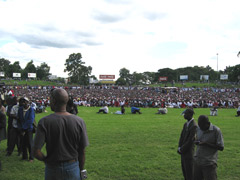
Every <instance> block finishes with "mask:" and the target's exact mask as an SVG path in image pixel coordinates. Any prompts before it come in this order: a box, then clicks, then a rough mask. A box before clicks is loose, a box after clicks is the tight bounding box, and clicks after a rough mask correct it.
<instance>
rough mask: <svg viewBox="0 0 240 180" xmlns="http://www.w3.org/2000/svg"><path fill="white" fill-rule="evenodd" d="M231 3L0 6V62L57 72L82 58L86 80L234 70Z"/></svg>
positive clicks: (13, 0)
mask: <svg viewBox="0 0 240 180" xmlns="http://www.w3.org/2000/svg"><path fill="white" fill-rule="evenodd" d="M238 4H239V3H238V1H237V0H229V1H224V0H202V1H192V0H183V1H178V0H170V1H155V0H148V1H146V0H121V1H113V0H98V1H79V0H68V1H66V0H51V1H48V0H21V1H17V0H6V1H0V22H1V23H0V56H1V57H4V58H7V59H9V60H11V61H12V62H14V61H20V64H21V66H22V67H24V65H25V64H26V63H27V62H29V61H30V60H33V61H34V64H36V65H39V64H40V63H41V62H46V63H48V64H49V66H50V67H51V73H52V74H57V75H58V76H67V75H66V73H63V70H64V63H65V60H66V59H67V58H68V56H69V55H70V54H71V53H78V52H80V53H82V56H83V59H82V60H83V61H84V62H86V65H89V66H92V68H93V74H94V75H96V76H97V77H98V75H99V74H115V75H116V76H118V74H119V70H120V69H121V68H123V67H125V68H127V69H129V70H130V72H134V71H137V72H144V71H153V72H156V71H157V70H158V69H160V68H165V67H169V68H172V69H176V68H179V67H186V66H194V65H198V66H207V65H210V66H211V67H212V68H214V69H215V70H216V68H217V65H216V63H217V62H216V54H217V53H219V56H218V58H219V61H218V62H219V69H221V70H223V69H224V68H225V67H226V66H229V65H230V66H233V65H236V64H239V58H237V56H236V55H237V52H238V51H239V50H240V48H239V40H240V34H239V31H240V25H239V23H238V20H239V18H240V11H239V6H238Z"/></svg>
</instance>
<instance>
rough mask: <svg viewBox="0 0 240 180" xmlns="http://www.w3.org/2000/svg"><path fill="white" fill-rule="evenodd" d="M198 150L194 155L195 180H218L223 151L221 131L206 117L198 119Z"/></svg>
mask: <svg viewBox="0 0 240 180" xmlns="http://www.w3.org/2000/svg"><path fill="white" fill-rule="evenodd" d="M198 126H199V127H198V128H197V139H196V141H195V143H196V145H197V149H196V152H195V155H194V180H216V179H217V159H218V151H223V149H224V142H223V136H222V133H221V130H220V129H219V128H218V127H217V126H215V125H213V124H211V123H210V122H209V119H208V117H207V116H205V115H201V116H199V118H198Z"/></svg>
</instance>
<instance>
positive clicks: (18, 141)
mask: <svg viewBox="0 0 240 180" xmlns="http://www.w3.org/2000/svg"><path fill="white" fill-rule="evenodd" d="M22 102H23V98H20V99H19V103H17V97H16V96H14V97H13V107H12V109H11V112H10V117H11V118H13V121H12V129H11V138H10V143H9V148H8V149H7V154H6V156H11V154H12V152H13V150H14V147H15V145H17V149H18V156H20V155H21V153H22V138H21V133H20V131H19V125H20V124H18V109H19V107H20V106H22Z"/></svg>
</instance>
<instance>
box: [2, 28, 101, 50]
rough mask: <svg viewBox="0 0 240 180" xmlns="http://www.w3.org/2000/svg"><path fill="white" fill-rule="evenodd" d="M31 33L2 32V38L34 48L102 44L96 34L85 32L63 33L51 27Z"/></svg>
mask: <svg viewBox="0 0 240 180" xmlns="http://www.w3.org/2000/svg"><path fill="white" fill-rule="evenodd" d="M31 30H32V31H31V32H29V33H23V34H21V33H19V32H6V31H2V30H0V38H1V36H2V37H5V38H6V37H8V38H10V39H13V40H16V41H17V42H20V43H21V42H23V43H26V44H29V45H30V46H32V47H33V48H45V47H55V48H77V47H81V46H82V45H87V46H97V45H101V43H100V42H97V41H96V40H95V34H94V33H91V32H83V31H66V32H62V31H60V30H58V29H57V28H54V27H51V26H34V27H31Z"/></svg>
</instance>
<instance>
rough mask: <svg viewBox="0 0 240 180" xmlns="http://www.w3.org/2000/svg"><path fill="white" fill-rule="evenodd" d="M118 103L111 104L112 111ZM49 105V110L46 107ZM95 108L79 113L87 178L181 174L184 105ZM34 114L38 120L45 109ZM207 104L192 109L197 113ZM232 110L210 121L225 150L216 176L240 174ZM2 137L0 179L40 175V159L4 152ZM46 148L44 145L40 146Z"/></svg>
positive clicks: (153, 178)
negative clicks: (161, 111) (162, 109)
mask: <svg viewBox="0 0 240 180" xmlns="http://www.w3.org/2000/svg"><path fill="white" fill-rule="evenodd" d="M119 109H120V108H110V109H109V110H110V112H115V111H117V110H119ZM48 110H49V109H48ZM97 111H98V108H95V107H90V108H89V107H80V108H79V116H80V117H82V118H83V119H84V120H85V122H86V125H87V131H88V136H89V141H90V145H89V146H88V147H87V148H86V163H85V168H86V169H87V171H88V179H89V180H178V179H183V176H182V172H181V166H180V156H179V155H178V154H177V147H178V140H179V136H180V133H181V129H182V127H183V124H184V122H185V120H184V119H183V116H180V113H181V112H182V111H183V109H169V110H168V114H167V115H157V114H155V113H156V112H157V109H154V108H145V109H142V110H141V111H142V113H143V114H140V115H139V114H130V108H126V114H125V115H116V114H111V113H110V114H96V112H97ZM49 113H51V112H48V113H42V114H37V116H36V119H37V121H38V120H39V119H40V118H41V117H43V116H45V115H47V114H49ZM201 114H206V115H209V109H195V115H194V117H195V119H197V118H198V116H199V115H201ZM235 114H236V109H219V115H218V116H216V117H210V121H211V122H212V123H213V124H215V125H217V126H218V127H220V129H221V130H222V133H223V136H224V143H225V149H224V151H223V152H219V161H218V179H220V180H234V179H236V180H237V179H240V171H239V169H240V136H239V130H240V118H237V117H235ZM5 150H6V141H2V142H1V144H0V159H1V161H2V166H3V167H2V171H1V172H0V180H38V179H39V180H42V179H44V163H42V162H40V161H38V160H34V162H33V163H29V162H27V161H21V160H20V159H21V158H20V157H18V156H17V151H16V149H15V151H14V153H13V154H12V156H10V157H5V154H6V152H5ZM44 151H45V149H44Z"/></svg>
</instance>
